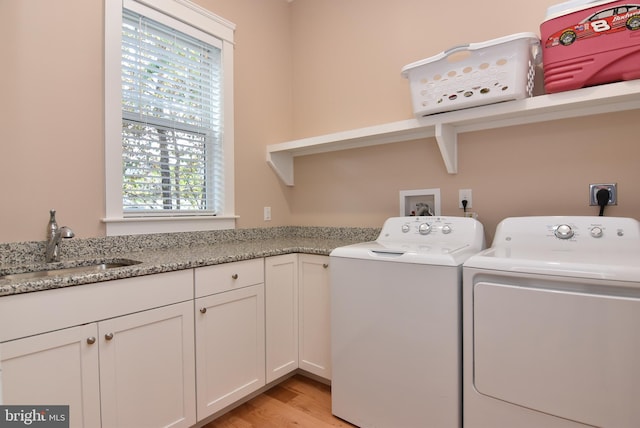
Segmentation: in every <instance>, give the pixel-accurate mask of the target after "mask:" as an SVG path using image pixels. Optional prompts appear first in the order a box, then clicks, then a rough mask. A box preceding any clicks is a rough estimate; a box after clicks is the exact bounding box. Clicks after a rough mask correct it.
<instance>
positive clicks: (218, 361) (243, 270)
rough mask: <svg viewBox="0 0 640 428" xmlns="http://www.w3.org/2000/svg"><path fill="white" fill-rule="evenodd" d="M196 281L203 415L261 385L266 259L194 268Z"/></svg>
mask: <svg viewBox="0 0 640 428" xmlns="http://www.w3.org/2000/svg"><path fill="white" fill-rule="evenodd" d="M195 282H196V296H197V297H198V298H196V306H195V307H196V368H197V369H196V374H197V382H196V386H197V402H198V405H197V415H198V420H202V419H204V418H206V417H208V416H209V415H211V414H213V413H215V412H217V411H219V410H221V409H223V408H225V407H226V406H228V405H230V404H232V403H234V402H235V401H237V400H239V399H241V398H243V397H245V396H246V395H248V394H250V393H252V392H254V391H256V390H257V389H259V388H261V387H262V386H264V385H265V324H264V319H265V317H264V262H263V259H255V260H248V261H243V262H236V263H227V264H223V265H217V266H208V267H203V268H198V269H196V271H195ZM210 293H214V294H210Z"/></svg>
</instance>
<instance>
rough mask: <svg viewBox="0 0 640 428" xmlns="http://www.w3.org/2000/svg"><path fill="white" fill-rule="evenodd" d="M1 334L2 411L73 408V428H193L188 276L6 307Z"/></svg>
mask: <svg viewBox="0 0 640 428" xmlns="http://www.w3.org/2000/svg"><path fill="white" fill-rule="evenodd" d="M142 296H146V298H145V299H136V297H142ZM158 306H159V307H158ZM134 312H135V313H134ZM0 325H3V329H2V333H1V337H2V342H1V343H0V355H2V361H1V362H0V364H1V365H2V387H3V400H4V404H44V405H47V404H51V405H53V404H62V405H66V404H68V405H69V406H70V408H69V412H70V420H71V422H70V424H71V426H72V427H83V426H84V427H99V426H101V424H102V426H104V427H109V428H111V427H132V426H135V427H146V426H149V427H157V426H171V427H189V426H192V425H193V424H195V423H196V418H195V416H196V412H195V410H196V409H195V367H194V326H193V275H192V272H191V271H180V272H172V273H168V274H159V275H153V276H145V277H139V278H130V279H124V280H116V281H111V282H107V283H98V284H91V285H84V286H81V287H66V288H61V289H55V290H48V291H43V292H39V293H31V294H29V293H27V294H20V295H15V296H7V297H3V298H1V299H0ZM25 333H27V334H25Z"/></svg>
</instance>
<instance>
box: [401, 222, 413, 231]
mask: <svg viewBox="0 0 640 428" xmlns="http://www.w3.org/2000/svg"><path fill="white" fill-rule="evenodd" d="M410 230H411V226H409V223H405V224H403V225H402V233H407V232H409V231H410Z"/></svg>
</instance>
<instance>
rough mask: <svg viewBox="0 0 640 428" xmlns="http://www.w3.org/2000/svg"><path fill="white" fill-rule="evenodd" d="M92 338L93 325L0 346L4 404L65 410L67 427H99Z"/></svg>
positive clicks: (94, 333)
mask: <svg viewBox="0 0 640 428" xmlns="http://www.w3.org/2000/svg"><path fill="white" fill-rule="evenodd" d="M97 335H98V327H97V324H95V323H93V324H88V325H82V326H78V327H71V328H67V329H64V330H59V331H54V332H51V333H45V334H40V335H37V336H32V337H27V338H25V339H19V340H14V341H11V342H5V343H0V355H2V361H1V362H0V364H1V365H2V387H3V391H4V394H3V399H4V403H3V404H6V405H9V404H13V405H25V404H32V405H68V406H69V419H70V426H71V427H72V428H74V427H99V426H100V377H99V367H98V345H97V343H95V340H96V337H97ZM87 340H89V342H91V343H88V342H87Z"/></svg>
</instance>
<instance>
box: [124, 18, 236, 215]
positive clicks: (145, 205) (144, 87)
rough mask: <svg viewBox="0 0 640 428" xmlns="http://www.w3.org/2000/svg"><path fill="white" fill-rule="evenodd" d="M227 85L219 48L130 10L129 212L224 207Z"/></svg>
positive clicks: (126, 124)
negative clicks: (224, 93) (223, 89)
mask: <svg viewBox="0 0 640 428" xmlns="http://www.w3.org/2000/svg"><path fill="white" fill-rule="evenodd" d="M221 86H222V76H221V53H220V49H219V48H218V47H215V46H212V45H211V44H208V43H206V42H204V41H202V40H200V39H198V38H195V37H193V36H191V35H187V34H185V33H182V32H180V31H177V30H174V29H172V28H170V27H168V26H166V25H164V24H162V23H159V22H156V21H153V20H151V19H149V18H147V17H145V16H142V15H140V14H137V13H135V12H133V11H129V10H126V9H125V10H123V26H122V145H123V147H122V153H123V197H122V205H123V211H124V214H125V215H126V216H135V215H180V214H182V215H184V214H186V215H197V214H203V215H214V214H216V213H217V212H222V211H223V207H222V204H223V201H224V194H223V192H224V183H223V177H224V174H223V168H224V163H223V153H222V97H221Z"/></svg>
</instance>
